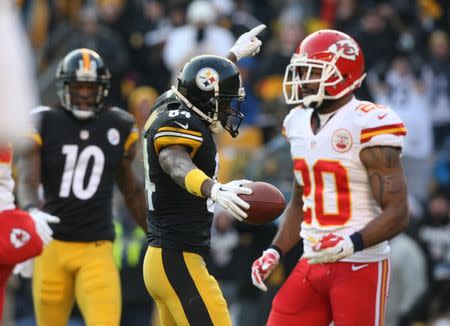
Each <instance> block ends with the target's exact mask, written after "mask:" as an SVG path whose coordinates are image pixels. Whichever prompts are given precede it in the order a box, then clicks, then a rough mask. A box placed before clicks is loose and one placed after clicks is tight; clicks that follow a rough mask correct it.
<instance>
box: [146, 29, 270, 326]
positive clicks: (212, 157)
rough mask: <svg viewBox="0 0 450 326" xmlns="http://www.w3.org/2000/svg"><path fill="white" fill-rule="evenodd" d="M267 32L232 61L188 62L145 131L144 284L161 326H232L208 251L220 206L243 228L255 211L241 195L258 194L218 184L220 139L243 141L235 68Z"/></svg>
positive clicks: (251, 35)
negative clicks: (209, 264)
mask: <svg viewBox="0 0 450 326" xmlns="http://www.w3.org/2000/svg"><path fill="white" fill-rule="evenodd" d="M263 29H264V26H263V25H262V26H259V27H257V28H255V29H254V30H252V31H250V32H248V33H246V34H243V35H242V36H241V37H240V38H239V39H238V41H237V42H236V44H235V46H234V47H233V48H232V49H231V50H230V52H231V53H230V54H229V56H228V59H226V58H222V57H218V56H213V55H202V56H198V57H195V58H192V59H191V60H189V61H188V62H187V63H186V64H185V66H184V67H183V69H182V70H181V72H180V74H179V76H178V81H177V86H176V87H175V86H172V88H171V90H169V91H167V92H165V93H164V94H163V95H161V97H160V98H159V99H158V100H157V102H156V104H155V106H154V108H153V111H152V114H151V115H150V117H149V119H148V121H147V123H146V125H145V128H144V140H143V157H144V165H145V178H146V180H145V187H146V195H147V203H148V207H149V218H148V225H149V230H148V231H149V232H148V242H149V247H148V249H147V253H146V256H145V260H144V281H145V285H146V287H147V290H148V291H149V293H150V295H151V296H152V297H153V299H154V300H155V302H156V305H157V307H158V311H159V316H160V320H161V324H162V325H202V326H203V325H221V326H222V325H231V319H230V316H229V313H228V308H227V304H226V302H225V300H224V298H223V295H222V292H221V290H220V288H219V286H218V283H217V281H216V280H215V279H214V277H213V276H211V275H210V274H209V273H208V270H207V269H206V267H205V262H204V260H203V256H204V255H205V254H206V253H207V252H208V250H209V245H210V238H211V222H212V218H213V212H214V206H215V203H217V204H219V205H221V206H223V207H224V208H225V209H226V210H227V211H228V212H229V213H230V214H231V215H233V216H234V217H235V218H237V219H238V220H242V219H244V218H246V216H247V214H246V213H245V212H244V210H243V209H246V208H248V207H249V205H248V203H246V202H245V201H243V200H242V199H241V198H240V197H239V194H249V193H251V189H249V188H246V187H245V183H246V182H248V181H247V180H235V181H231V182H229V183H226V184H221V183H219V182H216V177H217V171H218V156H217V150H216V144H215V142H214V137H213V136H214V134H219V133H220V132H222V131H224V130H226V131H228V132H229V133H230V134H231V135H232V136H233V137H236V136H237V135H238V128H239V125H240V123H241V121H242V118H243V115H242V113H241V112H240V110H239V106H240V103H241V102H242V101H243V100H244V97H245V92H244V88H243V87H242V82H241V76H240V72H239V70H238V68H237V67H236V65H235V64H234V63H233V61H234V62H236V61H237V60H239V59H240V58H242V57H245V56H251V55H254V54H255V53H257V52H258V51H259V47H260V45H261V42H260V41H259V40H258V39H257V38H256V35H257V34H258V33H259V32H260V31H261V30H263ZM236 48H238V50H237V51H236ZM242 49H244V51H242ZM236 52H237V53H236ZM230 59H232V60H233V61H231V60H230Z"/></svg>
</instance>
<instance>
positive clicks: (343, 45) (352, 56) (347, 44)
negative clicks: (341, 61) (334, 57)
mask: <svg viewBox="0 0 450 326" xmlns="http://www.w3.org/2000/svg"><path fill="white" fill-rule="evenodd" d="M328 51H330V52H331V53H334V54H337V53H340V54H341V57H343V58H345V59H348V60H352V61H355V60H356V57H357V56H358V55H359V47H358V45H356V43H355V42H353V41H352V40H340V41H337V42H336V43H333V44H331V45H330V47H329V48H328Z"/></svg>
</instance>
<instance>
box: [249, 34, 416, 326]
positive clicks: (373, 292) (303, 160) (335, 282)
mask: <svg viewBox="0 0 450 326" xmlns="http://www.w3.org/2000/svg"><path fill="white" fill-rule="evenodd" d="M364 77H365V73H364V57H363V53H362V51H361V49H360V47H359V45H358V44H357V43H356V42H355V41H354V40H353V39H352V38H351V37H350V36H348V35H346V34H344V33H341V32H338V31H334V30H320V31H318V32H315V33H313V34H311V35H309V36H308V37H307V38H305V39H304V40H303V41H302V42H301V43H300V45H299V47H298V48H297V50H296V52H295V53H294V55H293V57H292V59H291V63H290V64H289V65H288V66H287V68H286V73H285V78H284V91H285V97H286V101H287V103H288V104H297V105H298V106H297V107H295V108H294V109H292V110H291V112H290V113H289V114H288V115H287V117H286V118H285V121H284V128H283V132H284V134H285V135H286V137H287V139H288V141H289V143H290V145H291V155H292V159H293V161H294V175H295V177H294V181H293V189H292V190H293V191H292V197H291V200H290V202H289V204H288V206H287V208H286V210H285V212H284V218H283V222H282V224H281V226H280V228H279V230H278V233H277V235H276V236H275V238H274V240H273V242H272V245H271V246H270V248H268V249H267V250H265V251H264V252H263V254H262V256H261V257H260V258H258V259H257V260H256V261H255V262H254V263H253V266H252V281H253V284H254V285H255V286H257V287H258V288H260V289H261V290H263V291H265V290H267V288H266V286H265V284H264V280H265V279H266V278H267V277H268V275H269V274H270V273H271V272H272V270H273V269H274V268H275V266H276V265H277V264H278V262H279V260H280V258H281V257H282V256H283V254H285V253H287V252H288V251H289V250H290V249H291V248H292V247H293V246H294V245H296V244H297V242H298V241H299V240H301V239H302V240H303V244H304V254H303V256H302V257H301V259H300V260H299V262H298V264H297V265H296V267H295V269H294V270H293V272H292V273H291V274H290V276H289V277H288V279H287V280H286V282H285V283H284V284H283V286H282V287H281V289H280V290H279V292H278V293H277V295H276V297H275V298H274V301H273V303H272V310H271V313H270V316H269V320H268V325H269V326H274V325H283V326H284V325H314V326H321V325H323V326H327V325H329V324H330V323H331V321H334V324H335V325H336V326H341V325H383V323H384V313H385V307H386V298H387V293H388V283H389V245H388V242H387V240H389V239H391V238H392V237H394V236H395V235H396V234H398V233H399V232H401V231H402V230H403V229H404V228H405V227H406V226H407V224H408V214H407V211H408V206H407V189H406V183H405V178H404V174H403V169H402V167H401V164H400V153H401V149H402V144H403V138H404V136H405V135H406V129H405V127H404V126H403V123H402V121H401V120H400V119H399V117H398V116H397V114H396V113H395V112H393V111H392V110H390V109H389V108H387V107H384V106H380V105H377V104H374V103H370V102H366V101H361V100H358V99H356V98H355V96H354V95H353V91H354V90H355V89H357V88H358V87H359V86H360V85H361V83H362V81H363V79H364Z"/></svg>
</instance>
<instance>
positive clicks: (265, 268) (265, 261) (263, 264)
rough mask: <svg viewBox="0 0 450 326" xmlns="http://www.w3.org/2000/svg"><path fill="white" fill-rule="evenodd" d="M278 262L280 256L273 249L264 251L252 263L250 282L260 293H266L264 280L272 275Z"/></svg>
mask: <svg viewBox="0 0 450 326" xmlns="http://www.w3.org/2000/svg"><path fill="white" fill-rule="evenodd" d="M279 262H280V254H279V253H278V251H276V250H275V249H272V248H269V249H267V250H264V252H263V254H262V256H261V257H259V258H258V259H257V260H255V261H254V262H253V265H252V282H253V285H254V286H256V287H257V288H258V289H260V290H262V291H264V292H265V291H267V286H266V285H265V284H264V280H265V279H266V278H267V277H268V276H269V275H270V273H272V271H273V270H274V269H275V267H277V265H278V263H279Z"/></svg>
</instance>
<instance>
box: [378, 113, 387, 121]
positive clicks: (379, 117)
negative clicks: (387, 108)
mask: <svg viewBox="0 0 450 326" xmlns="http://www.w3.org/2000/svg"><path fill="white" fill-rule="evenodd" d="M385 116H387V113H385V114H378V115H377V117H378V119H380V120H383V119H384V117H385Z"/></svg>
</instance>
